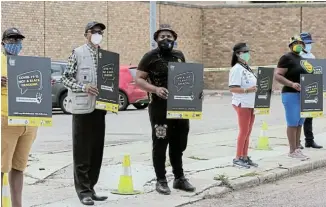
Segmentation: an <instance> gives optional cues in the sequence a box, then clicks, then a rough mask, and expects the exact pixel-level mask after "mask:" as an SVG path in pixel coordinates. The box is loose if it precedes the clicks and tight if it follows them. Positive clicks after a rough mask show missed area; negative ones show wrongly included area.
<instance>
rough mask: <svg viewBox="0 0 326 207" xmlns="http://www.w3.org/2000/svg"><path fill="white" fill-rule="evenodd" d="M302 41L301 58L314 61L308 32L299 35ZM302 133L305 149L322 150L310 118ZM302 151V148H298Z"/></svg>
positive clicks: (305, 123)
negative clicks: (303, 44)
mask: <svg viewBox="0 0 326 207" xmlns="http://www.w3.org/2000/svg"><path fill="white" fill-rule="evenodd" d="M300 37H301V39H302V41H303V42H304V43H305V48H304V50H303V51H302V52H301V53H300V55H301V57H303V58H307V59H309V58H310V59H315V56H314V55H313V54H312V53H311V49H312V43H313V41H312V37H311V34H310V33H308V32H303V33H301V34H300ZM303 132H304V135H305V137H306V143H305V146H306V147H308V148H309V147H311V148H316V149H320V148H323V147H322V146H320V145H318V144H316V142H315V141H314V133H313V132H312V118H306V119H305V121H304V125H303ZM300 147H301V149H303V146H300Z"/></svg>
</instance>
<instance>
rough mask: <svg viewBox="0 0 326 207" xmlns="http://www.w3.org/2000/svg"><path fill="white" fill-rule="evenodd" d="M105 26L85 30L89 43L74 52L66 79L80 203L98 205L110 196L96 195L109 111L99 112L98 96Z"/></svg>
mask: <svg viewBox="0 0 326 207" xmlns="http://www.w3.org/2000/svg"><path fill="white" fill-rule="evenodd" d="M105 29H106V27H105V25H104V24H102V23H98V22H90V23H88V24H87V25H86V28H85V34H84V36H85V38H86V40H87V43H86V44H84V45H82V46H80V47H77V48H76V49H74V50H73V52H72V54H71V56H70V57H69V59H68V65H67V67H66V70H65V72H64V73H63V76H62V82H63V84H64V85H65V87H67V88H68V96H67V109H68V111H69V112H71V113H72V136H73V160H74V181H75V182H74V183H75V189H76V192H77V195H78V197H79V199H80V202H81V203H82V204H84V205H94V201H104V200H106V199H107V198H108V197H107V196H98V195H96V193H95V191H94V186H95V185H96V183H97V181H98V178H99V174H100V170H101V165H102V159H103V149H104V137H105V115H106V111H103V110H97V109H95V101H96V96H97V95H98V89H97V87H96V83H97V80H96V78H97V54H98V48H99V44H100V43H101V41H102V38H103V31H104V30H105Z"/></svg>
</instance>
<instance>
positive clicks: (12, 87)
mask: <svg viewBox="0 0 326 207" xmlns="http://www.w3.org/2000/svg"><path fill="white" fill-rule="evenodd" d="M7 73H8V125H14V126H52V97H51V91H52V89H51V59H50V58H45V57H29V56H8V57H7Z"/></svg>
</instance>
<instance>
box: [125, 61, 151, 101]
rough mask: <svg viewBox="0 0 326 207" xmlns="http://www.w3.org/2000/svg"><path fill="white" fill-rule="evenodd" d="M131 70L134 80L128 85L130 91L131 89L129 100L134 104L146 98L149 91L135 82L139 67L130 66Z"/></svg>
mask: <svg viewBox="0 0 326 207" xmlns="http://www.w3.org/2000/svg"><path fill="white" fill-rule="evenodd" d="M129 72H130V75H131V76H132V81H131V82H130V83H129V85H128V88H129V90H128V91H130V95H129V96H130V97H129V102H130V103H131V104H132V103H135V102H137V101H140V100H146V99H147V98H148V97H147V93H146V92H145V91H143V90H142V89H140V88H139V87H138V86H137V85H136V82H135V78H136V72H137V67H130V68H129Z"/></svg>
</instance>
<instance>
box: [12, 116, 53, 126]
mask: <svg viewBox="0 0 326 207" xmlns="http://www.w3.org/2000/svg"><path fill="white" fill-rule="evenodd" d="M8 126H41V127H51V126H52V117H22V116H8Z"/></svg>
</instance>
